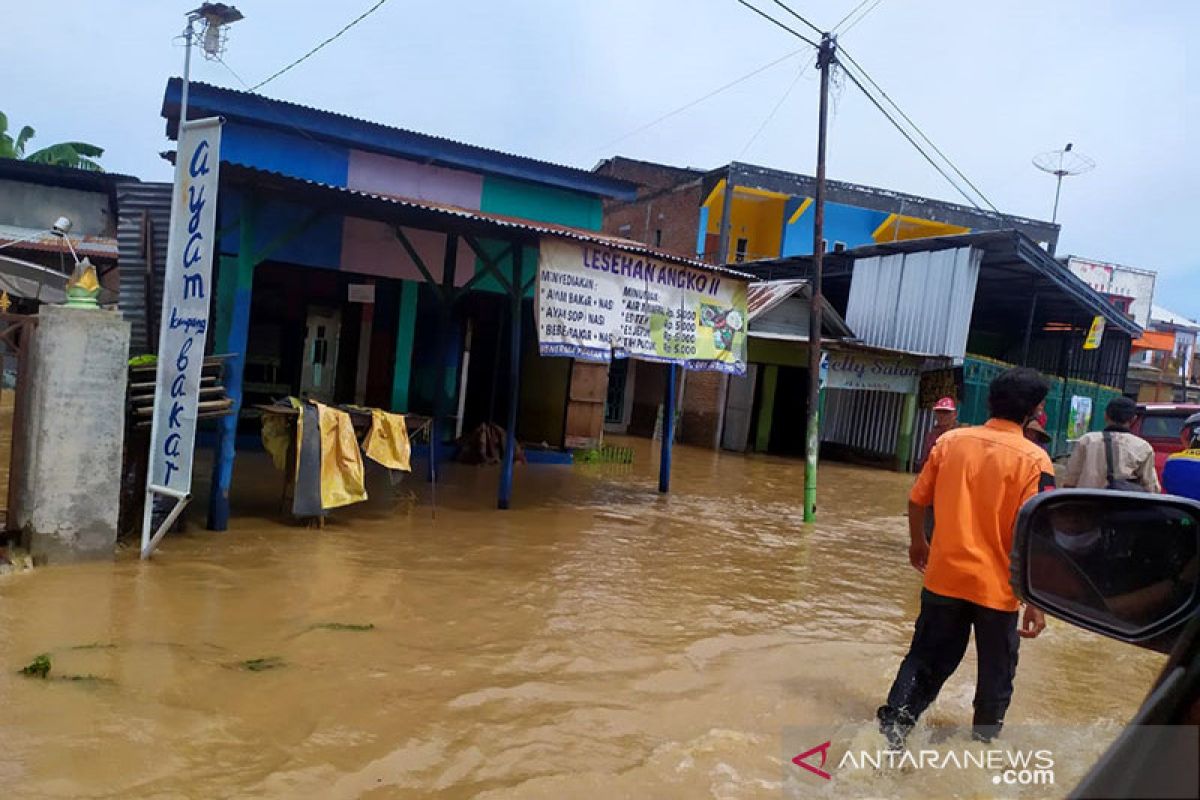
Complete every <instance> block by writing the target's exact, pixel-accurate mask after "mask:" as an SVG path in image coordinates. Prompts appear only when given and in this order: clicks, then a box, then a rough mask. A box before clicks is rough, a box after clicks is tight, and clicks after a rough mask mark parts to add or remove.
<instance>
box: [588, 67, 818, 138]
mask: <svg viewBox="0 0 1200 800" xmlns="http://www.w3.org/2000/svg"><path fill="white" fill-rule="evenodd" d="M807 50H808V48H801V49H799V50H793V51H792V52H790V53H787V54H786V55H783V56H780V57H779V58H777V59H775V60H774V61H772V62H770V63H769V64H763V65H762V66H761V67H759V68H758V69H755V70H753V71H751V72H747V73H746V74H745V75H743V76H741V77H740V78H735V79H733V80H732V81H730V82H729V83H727V84H725V85H724V86H721V87H718V88H716V89H713V90H712V91H711V92H709V93H708V94H706V95H704V96H703V97H697V98H696V99H695V100H692V101H691V102H689V103H686V104H685V105H682V106H680V107H679V108H677V109H675V110H674V111H668V112H667V113H666V114H663V115H662V116H661V117H658V118H656V119H653V120H651V121H650V122H647V123H646V124H645V125H642V126H641V127H639V128H635V129H634V130H632V131H630V132H629V133H626V134H623V135H621V136H618V137H617V138H616V139H613V140H612V141H611V142H609V143H608V144H605V145H602V146H600V147H598V148H596V149H597V150H607V149H608V148H610V147H612V146H613V145H614V144H619V143H621V142H623V141H625V140H626V139H628V138H630V137H631V136H637V135H638V134H639V133H641V132H642V131H644V130H648V129H650V128H653V127H654V126H655V125H657V124H658V123H660V122H663V121H665V120H668V119H670V118H671V117H673V116H675V115H677V114H682V113H683V112H684V111H687V110H688V109H689V108H692V107H693V106H697V105H699V104H700V103H703V102H704V101H705V100H708V99H709V98H710V97H716V96H717V95H719V94H720V93H721V92H724V91H726V90H727V89H732V88H733V87H734V86H737V85H738V84H739V83H741V82H742V81H746V80H749V79H750V78H753V77H754V76H755V75H757V74H759V73H760V72H765V71H766V70H768V69H770V68H771V67H773V66H775V65H777V64H781V63H783V62H784V61H787V60H788V59H790V58H795V57H796V56H798V55H800V54H801V53H804V52H806V51H807Z"/></svg>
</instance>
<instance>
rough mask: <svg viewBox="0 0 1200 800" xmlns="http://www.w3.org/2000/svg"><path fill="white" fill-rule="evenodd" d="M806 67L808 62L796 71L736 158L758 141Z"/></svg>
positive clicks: (802, 75) (744, 153)
mask: <svg viewBox="0 0 1200 800" xmlns="http://www.w3.org/2000/svg"><path fill="white" fill-rule="evenodd" d="M807 69H808V64H805V65H804V66H803V67H801V69H800V71H799V72H797V73H796V77H794V78H792V82H791V83H789V84H788V87H787V90H786V91H784V93H783V96H781V97H780V98H779V102H777V103H776V104H775V107H774V108H772V109H771V113H770V114H768V115H767V118H766V119H764V120H763V121H762V124H761V125H759V126H758V130H756V131H755V132H754V135H753V136H751V137H750V141H748V142H746V146H745V147H743V148H742V151H741V152H740V153H738V159H741V157H742V156H744V155H746V151H747V150H749V149H750V146H751V145H752V144H754V143H755V142H756V141H758V137H759V136H761V135H762V132H763V131H764V130H766V128H767V126H768V125H770V124H771V120H773V119H775V115H776V114H778V113H779V109H780V108H781V107H782V106H783V104H784V102H785V101H786V100H787V99H788V97H789V96H790V95H791V93H792V90H793V89H795V88H796V84H797V83H799V82H800V78H802V77H804V72H805V70H807Z"/></svg>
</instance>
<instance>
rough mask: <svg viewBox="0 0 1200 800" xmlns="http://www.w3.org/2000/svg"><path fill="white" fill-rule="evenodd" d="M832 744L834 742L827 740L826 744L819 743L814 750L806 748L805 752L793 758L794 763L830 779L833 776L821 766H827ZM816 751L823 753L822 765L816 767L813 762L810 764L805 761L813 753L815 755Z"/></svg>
mask: <svg viewBox="0 0 1200 800" xmlns="http://www.w3.org/2000/svg"><path fill="white" fill-rule="evenodd" d="M830 744H832V742H825V743H824V744H819V745H817V746H816V747H814V748H813V749H812V750H806V751H805V752H803V753H801V754H800V755H798V756H796V757H795V758H793V759H792V763H793V764H795V765H796V766H798V767H804V768H805V769H806V770H808V771H809V772H811V773H812V774H814V775H819V776H820V777H822V778H824V779H825V780H830V779H831V777H832V776H831V775H830V774H829V773H828V772H826V771H825V770H823V769H821V768H820V767H824V766H825V760H826V759H827V758H829V746H830ZM815 753H820V754H821V765H820V767H814V766H813V765H812V764H809V763H808V762H807V761H805V759H806V758H808V757H809V756H811V755H814V754H815Z"/></svg>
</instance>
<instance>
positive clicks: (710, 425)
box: [679, 372, 725, 448]
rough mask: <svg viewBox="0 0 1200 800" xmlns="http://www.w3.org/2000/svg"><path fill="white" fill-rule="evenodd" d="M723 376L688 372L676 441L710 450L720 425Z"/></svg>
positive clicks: (717, 373) (712, 373)
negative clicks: (677, 439)
mask: <svg viewBox="0 0 1200 800" xmlns="http://www.w3.org/2000/svg"><path fill="white" fill-rule="evenodd" d="M724 384H725V376H724V375H723V374H722V373H720V372H689V373H688V376H687V385H686V386H684V390H683V409H682V413H681V414H680V420H679V428H680V431H679V441H680V442H682V443H684V444H692V445H696V446H697V447H709V448H711V447H713V445H714V443H716V437H717V431H718V429H719V427H720V424H721V399H722V398H721V389H722V387H723V386H724Z"/></svg>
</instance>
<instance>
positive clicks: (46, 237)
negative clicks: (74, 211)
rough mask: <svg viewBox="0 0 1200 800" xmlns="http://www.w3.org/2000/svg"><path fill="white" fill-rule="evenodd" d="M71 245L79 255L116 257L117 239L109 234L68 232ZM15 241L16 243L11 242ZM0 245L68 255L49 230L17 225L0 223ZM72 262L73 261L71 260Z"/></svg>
mask: <svg viewBox="0 0 1200 800" xmlns="http://www.w3.org/2000/svg"><path fill="white" fill-rule="evenodd" d="M67 236H68V237H69V238H70V240H71V247H73V248H75V252H76V253H78V254H79V255H80V256H81V257H82V256H88V257H89V258H93V259H100V260H105V261H114V260H116V258H117V240H116V239H114V238H112V237H111V236H79V235H77V234H72V233H69V234H67ZM13 242H17V244H12V243H13ZM0 245H11V247H12V249H13V250H29V251H36V252H39V253H62V254H64V255H66V256H68V257H69V256H70V250H69V249H68V248H67V245H66V244H65V243H64V242H63V240H62V237H61V236H58V235H57V234H53V233H51V232H50V231H39V230H37V229H34V228H23V227H20V226H17V225H0ZM72 263H73V262H72Z"/></svg>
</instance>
